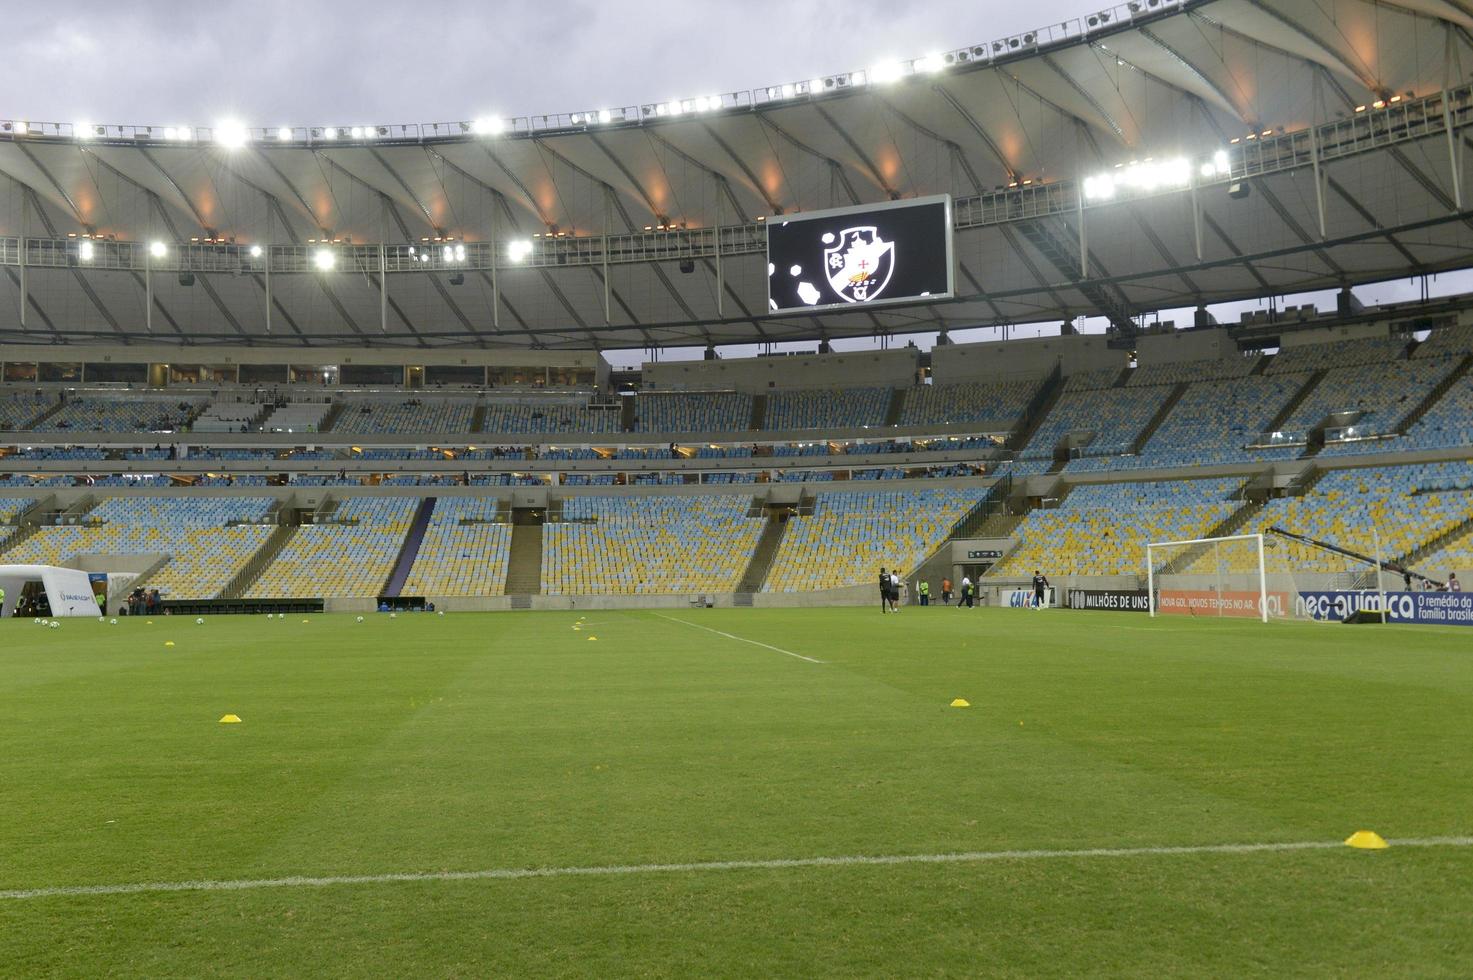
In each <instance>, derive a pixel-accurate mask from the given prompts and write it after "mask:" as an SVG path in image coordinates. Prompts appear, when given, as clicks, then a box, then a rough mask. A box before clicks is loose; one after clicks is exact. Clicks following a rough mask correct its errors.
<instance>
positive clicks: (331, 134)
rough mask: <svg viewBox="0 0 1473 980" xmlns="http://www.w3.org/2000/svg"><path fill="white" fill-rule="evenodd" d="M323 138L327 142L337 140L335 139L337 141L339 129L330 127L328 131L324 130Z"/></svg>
mask: <svg viewBox="0 0 1473 980" xmlns="http://www.w3.org/2000/svg"><path fill="white" fill-rule="evenodd" d="M322 138H323V139H325V140H335V139H337V138H338V130H337V127H336V126H329V127H327V128H326V129H324V130H323V131H322Z"/></svg>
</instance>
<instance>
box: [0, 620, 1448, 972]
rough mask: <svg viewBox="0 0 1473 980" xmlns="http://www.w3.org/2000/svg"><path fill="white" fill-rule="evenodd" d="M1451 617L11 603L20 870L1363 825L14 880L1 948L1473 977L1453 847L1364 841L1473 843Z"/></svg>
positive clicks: (144, 960) (801, 967) (325, 962)
mask: <svg viewBox="0 0 1473 980" xmlns="http://www.w3.org/2000/svg"><path fill="white" fill-rule="evenodd" d="M667 617H669V618H667ZM580 618H582V619H586V622H587V624H588V626H587V627H586V628H583V629H576V630H575V629H574V628H573V627H574V626H575V624H576V623H577V621H578V620H579V619H580ZM672 618H674V619H679V620H684V621H686V623H695V624H699V625H701V626H706V627H709V628H710V629H712V630H719V631H721V632H723V633H728V634H730V636H722V635H718V634H717V633H714V632H709V631H706V630H700V629H696V628H694V627H692V626H690V625H686V623H681V622H674V621H672ZM304 620H305V622H304ZM593 637H597V640H596V641H595V640H594V639H593ZM736 637H740V638H744V639H747V640H753V641H757V642H759V643H764V644H768V645H769V646H770V647H776V648H779V650H785V651H790V652H793V653H798V654H802V655H804V656H806V657H809V658H811V659H812V660H816V661H822V662H821V663H813V662H809V661H807V660H800V659H797V658H795V657H792V656H788V655H786V654H784V653H782V652H779V650H774V649H769V648H767V647H763V646H758V645H754V644H753V643H748V642H743V641H742V640H740V639H736ZM166 641H172V642H173V643H174V644H175V645H174V646H172V647H169V646H165V643H166ZM1470 641H1473V631H1464V630H1458V629H1454V628H1446V629H1438V628H1418V627H1394V626H1389V627H1373V626H1361V627H1349V626H1338V625H1335V626H1331V625H1312V624H1296V623H1284V624H1271V625H1268V626H1263V625H1260V624H1257V623H1242V622H1223V621H1191V620H1182V619H1158V620H1149V619H1147V618H1146V617H1143V616H1134V615H1129V614H1120V613H1071V612H1067V611H1049V612H1046V613H1037V614H1035V613H1030V612H1025V611H1021V610H1009V609H995V610H976V611H973V612H958V611H957V610H955V609H930V610H926V609H919V608H907V609H906V610H905V612H904V613H903V614H902V615H899V616H883V617H882V616H881V615H880V613H879V611H878V610H877V609H825V610H791V611H789V610H772V611H764V610H731V611H726V610H720V611H714V610H688V611H686V610H682V611H674V612H670V613H667V614H664V615H661V614H656V613H653V612H617V613H613V612H592V611H590V612H587V613H583V614H581V615H580V614H575V613H505V614H486V615H472V614H461V615H457V614H451V615H447V616H443V617H440V616H424V615H400V616H398V617H397V618H396V619H393V620H390V619H389V618H388V617H387V616H382V615H372V616H368V617H366V621H365V622H363V623H361V624H360V623H357V622H355V618H354V617H352V616H305V617H304V616H292V617H288V618H286V619H279V620H278V619H273V620H267V619H265V618H263V617H251V618H230V617H215V618H208V619H207V620H206V621H205V624H204V625H202V626H199V625H196V624H195V623H194V621H193V619H184V618H166V617H155V618H154V619H153V621H152V623H151V624H147V623H144V622H142V621H139V620H135V621H126V620H125V621H123V622H120V623H119V624H118V625H116V626H108V625H104V624H100V623H97V622H94V621H75V620H72V621H67V622H65V623H64V624H63V625H62V626H61V628H59V629H57V630H47V629H43V628H41V627H37V626H35V625H33V624H32V623H31V622H30V621H29V620H25V621H7V622H5V623H3V624H0V890H4V891H7V892H16V891H24V890H29V889H36V888H66V887H68V886H80V885H118V884H131V883H140V882H182V881H239V880H244V879H277V878H283V877H291V876H320V877H342V876H355V875H369V876H373V875H383V874H393V873H399V872H404V873H411V874H416V875H419V874H428V873H435V872H463V871H485V870H494V869H518V868H550V869H560V868H562V869H566V868H575V867H582V868H608V867H610V866H639V865H649V864H670V863H684V862H720V861H728V860H767V859H786V858H814V857H824V856H888V855H930V854H943V853H949V852H975V851H1012V850H1042V851H1058V850H1077V849H1088V848H1160V847H1169V846H1173V845H1218V844H1236V843H1254V844H1257V843H1281V842H1295V843H1297V842H1319V841H1327V842H1331V841H1339V840H1341V839H1343V838H1345V837H1346V836H1348V835H1349V834H1350V833H1351V832H1353V831H1356V830H1360V829H1370V830H1374V831H1377V832H1379V833H1380V834H1382V835H1383V836H1385V837H1387V838H1390V839H1392V840H1393V846H1392V847H1391V848H1390V849H1388V850H1385V851H1375V852H1372V851H1360V850H1352V849H1350V848H1344V847H1335V848H1326V849H1322V850H1295V851H1259V852H1252V853H1193V854H1169V853H1161V854H1156V853H1148V854H1135V855H1130V856H1074V857H1069V856H1058V855H1053V856H1035V857H1014V858H1006V859H999V860H985V861H959V862H952V863H935V864H927V863H907V864H859V865H828V866H813V865H801V866H794V867H767V868H746V869H695V870H664V871H651V870H642V871H635V872H628V873H603V872H600V873H597V874H586V875H551V876H548V877H537V878H515V879H484V878H482V879H472V880H436V879H429V880H424V879H421V880H411V881H389V882H384V881H378V882H360V883H337V884H326V885H303V884H299V885H285V886H279V887H268V888H254V889H248V890H193V891H174V892H153V891H140V892H129V893H113V894H92V895H78V894H61V895H51V896H47V897H24V898H17V897H5V898H3V899H0V964H3V965H0V973H3V974H4V975H6V976H29V975H67V976H98V975H117V976H148V977H156V976H164V975H175V976H232V977H237V976H252V977H267V976H302V975H308V974H314V975H322V974H326V975H354V976H366V975H376V976H465V977H481V976H491V975H521V976H527V975H597V976H614V975H628V974H634V975H645V976H648V975H664V976H691V975H722V976H816V975H846V976H852V975H871V976H896V975H915V974H924V975H938V974H940V975H953V976H976V975H998V976H1038V975H1064V974H1069V975H1078V974H1107V975H1116V976H1137V977H1138V976H1162V975H1175V976H1200V975H1214V976H1272V977H1281V976H1302V975H1322V976H1376V977H1381V976H1398V975H1404V976H1423V977H1425V976H1448V977H1452V976H1468V975H1469V973H1470V972H1473V847H1468V846H1457V845H1445V846H1433V847H1413V846H1397V845H1396V844H1395V841H1396V839H1409V838H1419V839H1420V838H1433V837H1466V836H1468V835H1470V834H1473V647H1470ZM957 697H961V698H965V699H966V700H968V701H970V702H971V705H972V707H970V708H965V709H962V708H952V707H949V703H950V702H951V700H952V699H953V698H957ZM226 713H235V714H238V715H239V716H240V717H241V719H242V723H241V724H239V725H221V724H219V723H218V720H219V718H220V717H221V716H222V715H224V714H226Z"/></svg>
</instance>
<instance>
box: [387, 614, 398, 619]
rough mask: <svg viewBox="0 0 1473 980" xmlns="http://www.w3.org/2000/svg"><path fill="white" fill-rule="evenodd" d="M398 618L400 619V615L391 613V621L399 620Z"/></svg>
mask: <svg viewBox="0 0 1473 980" xmlns="http://www.w3.org/2000/svg"><path fill="white" fill-rule="evenodd" d="M398 617H399V614H398V613H389V618H390V619H397V618H398Z"/></svg>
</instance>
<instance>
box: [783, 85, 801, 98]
mask: <svg viewBox="0 0 1473 980" xmlns="http://www.w3.org/2000/svg"><path fill="white" fill-rule="evenodd" d="M797 92H798V87H797V86H796V85H794V84H793V83H792V82H789V83H787V84H786V85H784V86H783V88H782V93H783V98H785V99H791V98H792V97H793V96H794V95H796V94H797Z"/></svg>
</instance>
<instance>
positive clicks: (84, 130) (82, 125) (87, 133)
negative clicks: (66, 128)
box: [72, 122, 97, 140]
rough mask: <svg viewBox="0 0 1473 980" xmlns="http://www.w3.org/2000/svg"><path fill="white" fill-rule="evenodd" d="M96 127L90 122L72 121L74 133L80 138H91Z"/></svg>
mask: <svg viewBox="0 0 1473 980" xmlns="http://www.w3.org/2000/svg"><path fill="white" fill-rule="evenodd" d="M96 129H97V127H96V126H94V125H92V124H91V123H90V122H79V123H72V135H73V136H75V137H76V138H77V139H79V140H90V139H91V138H92V134H93V132H94V131H95V130H96Z"/></svg>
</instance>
